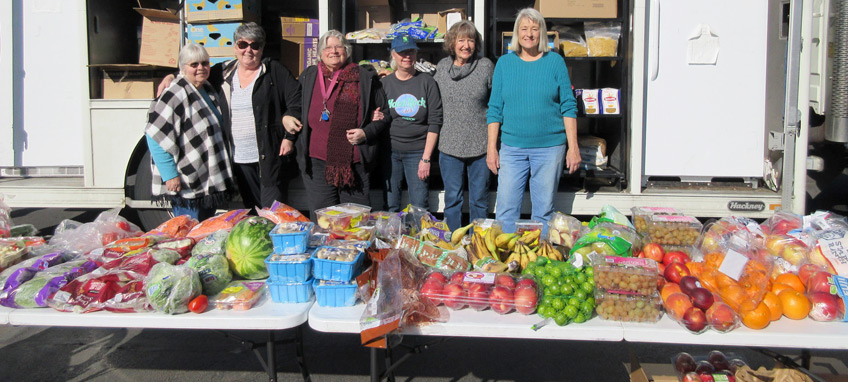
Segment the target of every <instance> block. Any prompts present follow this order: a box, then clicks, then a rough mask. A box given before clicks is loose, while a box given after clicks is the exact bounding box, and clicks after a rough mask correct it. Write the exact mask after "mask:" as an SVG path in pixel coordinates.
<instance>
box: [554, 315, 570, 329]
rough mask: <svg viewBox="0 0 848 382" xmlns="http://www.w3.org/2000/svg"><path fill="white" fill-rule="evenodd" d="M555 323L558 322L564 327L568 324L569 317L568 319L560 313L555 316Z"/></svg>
mask: <svg viewBox="0 0 848 382" xmlns="http://www.w3.org/2000/svg"><path fill="white" fill-rule="evenodd" d="M554 322H556V324H557V325H559V326H563V325H565V324H567V323H568V317H566V315H565V314H563V313H562V312H559V313H557V314H556V316H554Z"/></svg>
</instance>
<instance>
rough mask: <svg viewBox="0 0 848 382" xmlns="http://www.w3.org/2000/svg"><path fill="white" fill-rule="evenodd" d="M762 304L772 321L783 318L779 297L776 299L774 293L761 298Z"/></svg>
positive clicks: (781, 303) (767, 293)
mask: <svg viewBox="0 0 848 382" xmlns="http://www.w3.org/2000/svg"><path fill="white" fill-rule="evenodd" d="M763 303H765V304H766V306H768V308H769V311H770V312H771V320H772V321H776V320H779V319H780V317H781V316H783V302H781V301H780V297H777V295H776V294H774V292H766V295H765V296H763Z"/></svg>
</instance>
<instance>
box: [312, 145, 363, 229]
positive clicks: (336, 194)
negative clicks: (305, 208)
mask: <svg viewBox="0 0 848 382" xmlns="http://www.w3.org/2000/svg"><path fill="white" fill-rule="evenodd" d="M309 160H310V163H312V174H311V175H309V174H306V173H304V174H303V187H304V188H306V193H307V194H308V198H309V209H311V210H312V214H313V215H314V214H315V211H316V210H320V209H322V208H324V207H329V206H333V205H336V204H339V203H357V204H362V205H365V206H370V205H371V199H370V197H369V194H370V192H371V181H370V179H368V173H367V172H365V166H363V165H362V162H360V163H355V164H354V165H353V177H354V187H345V188H339V187H336V186H333V185H330V184H327V181H326V180H325V179H326V178H325V177H324V171H325V170H326V168H327V162H325V161H322V160H320V159H315V158H309ZM314 218H315V217H314V216H313V219H314Z"/></svg>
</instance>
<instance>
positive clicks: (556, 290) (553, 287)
mask: <svg viewBox="0 0 848 382" xmlns="http://www.w3.org/2000/svg"><path fill="white" fill-rule="evenodd" d="M548 288H550V289H551V292H552V293H553V294H554V295H559V294H561V293H562V287H561V286H559V285H557V283H554V284H553V285H551V286H549V287H548Z"/></svg>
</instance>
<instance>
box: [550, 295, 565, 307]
mask: <svg viewBox="0 0 848 382" xmlns="http://www.w3.org/2000/svg"><path fill="white" fill-rule="evenodd" d="M551 307H553V308H554V309H556V310H562V308H565V300H563V299H562V298H559V297H558V298H554V300H553V302H551Z"/></svg>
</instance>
